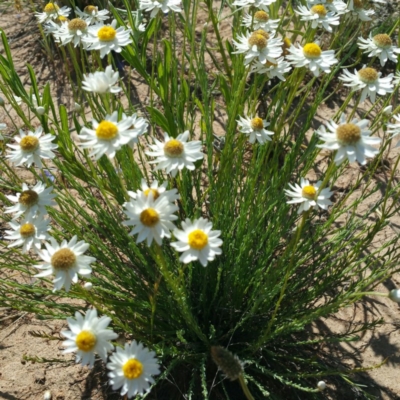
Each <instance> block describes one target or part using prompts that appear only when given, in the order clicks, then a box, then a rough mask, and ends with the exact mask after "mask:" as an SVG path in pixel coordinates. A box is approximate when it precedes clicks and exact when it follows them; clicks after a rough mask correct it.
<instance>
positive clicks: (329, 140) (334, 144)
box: [316, 114, 381, 165]
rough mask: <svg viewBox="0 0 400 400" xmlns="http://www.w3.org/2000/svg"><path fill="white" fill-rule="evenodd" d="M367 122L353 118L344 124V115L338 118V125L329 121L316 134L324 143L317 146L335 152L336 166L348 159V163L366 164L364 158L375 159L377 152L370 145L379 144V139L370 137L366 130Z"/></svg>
mask: <svg viewBox="0 0 400 400" xmlns="http://www.w3.org/2000/svg"><path fill="white" fill-rule="evenodd" d="M368 124H369V121H368V120H366V119H362V120H360V121H359V120H358V119H357V118H354V119H353V120H351V122H346V116H345V115H344V114H342V115H341V117H340V123H339V124H337V123H336V122H334V121H332V120H331V121H329V122H328V123H327V124H326V126H327V128H328V130H326V129H325V126H323V125H322V126H321V127H320V128H319V129H318V130H317V131H316V133H317V134H318V135H319V137H320V139H321V140H324V141H325V143H323V144H320V145H317V147H320V148H322V149H328V150H334V151H335V150H337V153H336V155H335V160H334V161H335V163H336V165H339V164H341V163H342V162H343V161H344V160H346V159H348V160H349V162H355V161H358V162H359V163H360V164H361V165H365V164H366V163H367V160H366V157H375V155H376V154H378V153H379V150H378V149H376V148H375V147H372V145H375V144H379V143H380V142H381V139H380V138H377V137H370V135H371V131H370V130H368V129H366V128H367V127H368Z"/></svg>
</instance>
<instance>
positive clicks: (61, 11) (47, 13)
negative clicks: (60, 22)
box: [35, 2, 71, 24]
mask: <svg viewBox="0 0 400 400" xmlns="http://www.w3.org/2000/svg"><path fill="white" fill-rule="evenodd" d="M70 13H71V8H69V7H67V6H64V7H61V8H60V7H59V6H58V5H57V4H56V3H52V2H49V3H47V4H46V5H45V6H44V8H43V12H42V13H36V14H35V16H36V18H37V19H38V21H39V23H41V24H43V23H46V22H48V21H51V20H55V19H57V18H58V17H60V16H62V17H65V18H67V17H68V16H69V14H70Z"/></svg>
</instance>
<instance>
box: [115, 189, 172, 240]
mask: <svg viewBox="0 0 400 400" xmlns="http://www.w3.org/2000/svg"><path fill="white" fill-rule="evenodd" d="M131 193H132V192H131ZM131 197H132V196H131ZM155 197H156V196H155V195H154V192H153V191H149V192H148V193H147V194H145V193H144V192H138V193H136V198H135V199H134V200H132V201H130V202H129V203H125V204H124V206H125V208H126V211H125V214H126V215H127V217H128V218H129V220H128V221H124V222H123V223H122V224H123V225H125V226H133V229H132V230H131V231H130V232H129V234H130V235H136V234H137V233H138V237H137V239H136V243H140V242H143V241H144V240H147V245H148V246H150V245H151V243H152V242H153V239H154V240H155V241H156V243H157V244H159V245H161V243H162V239H163V238H164V237H168V238H169V237H171V234H170V231H172V230H173V229H174V228H175V225H174V224H173V223H172V221H175V220H177V219H178V217H177V216H176V215H174V214H173V213H174V212H175V211H177V210H178V207H177V206H176V205H175V204H173V203H171V202H170V201H169V199H168V197H167V196H159V197H158V198H157V199H155Z"/></svg>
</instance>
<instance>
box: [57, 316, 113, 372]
mask: <svg viewBox="0 0 400 400" xmlns="http://www.w3.org/2000/svg"><path fill="white" fill-rule="evenodd" d="M67 322H68V326H69V329H70V330H69V331H61V334H62V335H63V336H64V337H66V338H67V340H65V341H64V342H63V343H62V346H63V347H65V350H64V351H63V354H67V353H72V352H74V353H76V360H75V361H76V362H77V363H79V362H80V363H81V364H82V365H89V367H93V365H94V361H95V353H97V354H98V355H99V356H100V358H101V359H102V360H103V361H104V362H106V361H107V353H108V352H109V351H112V350H114V346H113V344H112V343H110V340H114V339H117V338H118V334H117V333H115V332H114V331H112V330H111V329H107V327H108V325H109V324H110V322H111V318H110V317H106V316H104V315H103V316H102V317H100V318H99V317H98V316H97V310H96V309H92V310H87V311H86V314H85V317H83V315H82V314H81V313H79V312H78V311H77V312H76V313H75V318H67Z"/></svg>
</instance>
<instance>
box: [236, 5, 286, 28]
mask: <svg viewBox="0 0 400 400" xmlns="http://www.w3.org/2000/svg"><path fill="white" fill-rule="evenodd" d="M279 22H280V20H279V19H270V18H269V14H268V13H267V12H265V11H263V10H258V11H256V12H255V13H254V15H253V16H251V15H250V14H248V13H245V15H244V16H243V19H242V26H246V27H247V28H253V29H254V30H257V29H263V30H264V31H266V32H275V31H276V30H277V29H278V25H279Z"/></svg>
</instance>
